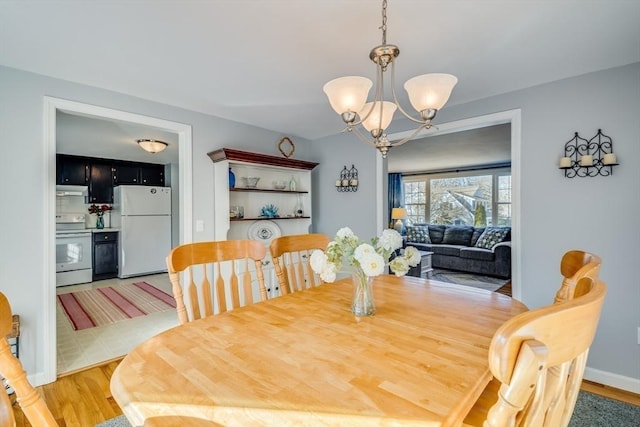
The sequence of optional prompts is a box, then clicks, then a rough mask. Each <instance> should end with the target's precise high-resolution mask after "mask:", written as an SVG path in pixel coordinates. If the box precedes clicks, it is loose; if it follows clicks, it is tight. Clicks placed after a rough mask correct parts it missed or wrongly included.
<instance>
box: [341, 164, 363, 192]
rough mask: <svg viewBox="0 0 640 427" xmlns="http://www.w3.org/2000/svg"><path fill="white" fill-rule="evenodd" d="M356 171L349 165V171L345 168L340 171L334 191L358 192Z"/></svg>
mask: <svg viewBox="0 0 640 427" xmlns="http://www.w3.org/2000/svg"><path fill="white" fill-rule="evenodd" d="M358 184H359V181H358V169H356V167H355V166H354V165H351V169H347V166H345V167H344V168H342V171H340V179H337V180H336V190H338V191H340V192H344V191H358Z"/></svg>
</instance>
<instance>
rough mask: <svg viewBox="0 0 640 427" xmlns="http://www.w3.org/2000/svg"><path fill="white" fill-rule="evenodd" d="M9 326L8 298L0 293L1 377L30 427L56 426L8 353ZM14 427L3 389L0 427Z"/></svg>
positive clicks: (10, 327) (18, 361)
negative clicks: (10, 389) (14, 395)
mask: <svg viewBox="0 0 640 427" xmlns="http://www.w3.org/2000/svg"><path fill="white" fill-rule="evenodd" d="M12 325H13V320H12V315H11V305H10V304H9V300H7V297H6V296H5V295H4V294H3V293H2V292H0V335H1V336H2V338H0V375H2V376H3V377H4V378H5V379H6V381H7V383H8V384H9V385H10V386H11V387H13V389H14V390H15V392H16V396H17V400H18V403H19V404H20V407H21V408H22V412H23V413H24V415H25V416H26V417H27V420H29V423H30V424H31V425H32V426H34V427H50V426H57V425H58V423H56V420H55V419H54V418H53V415H52V414H51V412H50V411H49V408H47V404H46V403H45V401H44V400H43V399H42V397H41V396H40V394H38V391H37V390H36V389H35V388H33V386H32V385H31V384H30V383H29V380H28V379H27V373H26V372H25V371H24V369H23V367H22V363H20V360H18V358H16V357H15V356H14V355H13V353H11V346H10V345H9V342H8V341H7V338H6V337H7V335H9V334H11V331H12V327H13V326H12ZM15 425H16V420H15V418H14V415H13V407H12V405H11V400H10V399H9V396H7V393H6V392H5V391H4V389H3V390H0V426H15Z"/></svg>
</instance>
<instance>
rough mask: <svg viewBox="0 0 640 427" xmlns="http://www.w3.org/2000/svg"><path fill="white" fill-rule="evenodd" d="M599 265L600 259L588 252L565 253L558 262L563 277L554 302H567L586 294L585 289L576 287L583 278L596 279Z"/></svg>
mask: <svg viewBox="0 0 640 427" xmlns="http://www.w3.org/2000/svg"><path fill="white" fill-rule="evenodd" d="M601 264H602V259H601V258H600V257H599V256H597V255H594V254H591V253H589V252H585V251H580V250H571V251H568V252H566V253H565V254H564V255H563V256H562V260H561V261H560V273H561V274H562V276H563V279H562V286H561V287H560V289H559V290H558V292H557V293H556V297H555V300H554V302H556V303H558V302H564V301H569V300H571V299H573V298H575V297H578V296H580V295H583V294H584V293H586V292H588V290H587V289H581V288H580V287H579V286H578V284H579V283H580V279H581V278H583V277H592V278H594V279H595V278H597V277H598V274H599V273H600V265H601ZM584 283H587V282H584Z"/></svg>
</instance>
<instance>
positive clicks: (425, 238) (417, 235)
mask: <svg viewBox="0 0 640 427" xmlns="http://www.w3.org/2000/svg"><path fill="white" fill-rule="evenodd" d="M407 242H414V243H429V244H431V239H429V227H427V226H426V225H410V226H408V227H407Z"/></svg>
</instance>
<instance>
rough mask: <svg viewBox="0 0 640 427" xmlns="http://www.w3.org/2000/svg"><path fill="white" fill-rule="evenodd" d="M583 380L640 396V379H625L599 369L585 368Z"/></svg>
mask: <svg viewBox="0 0 640 427" xmlns="http://www.w3.org/2000/svg"><path fill="white" fill-rule="evenodd" d="M584 379H585V380H589V381H593V382H595V383H598V384H602V385H606V386H609V387H615V388H618V389H620V390H625V391H630V392H631V393H637V394H640V379H637V378H631V377H625V376H623V375H618V374H614V373H611V372H607V371H601V370H599V369H593V368H589V367H587V368H586V369H585V371H584Z"/></svg>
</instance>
